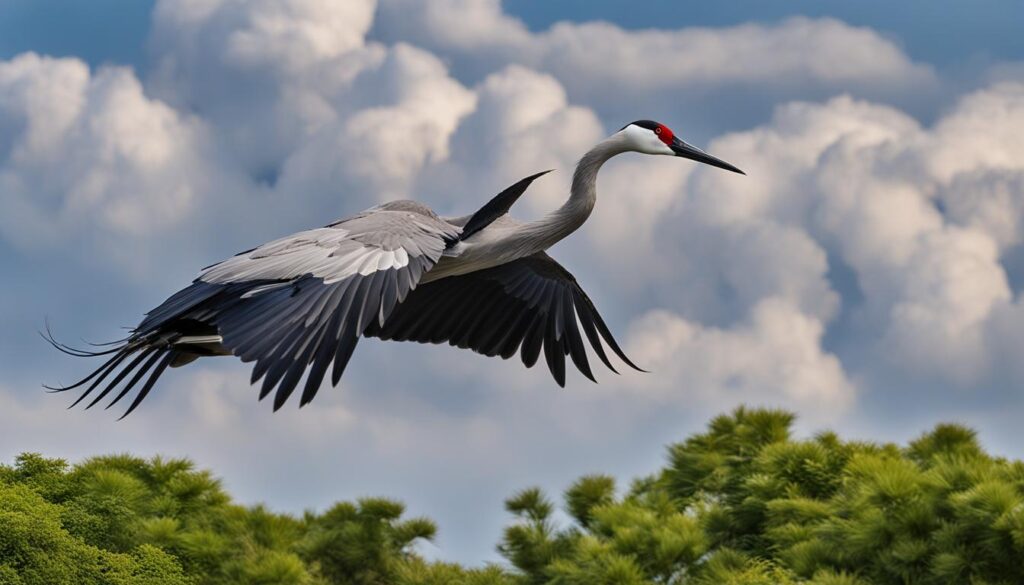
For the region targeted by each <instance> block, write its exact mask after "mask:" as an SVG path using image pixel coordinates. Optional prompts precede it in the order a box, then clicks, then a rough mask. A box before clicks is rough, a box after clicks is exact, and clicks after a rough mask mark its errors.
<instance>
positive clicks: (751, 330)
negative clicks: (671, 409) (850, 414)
mask: <svg viewBox="0 0 1024 585" xmlns="http://www.w3.org/2000/svg"><path fill="white" fill-rule="evenodd" d="M823 332H824V325H823V323H822V322H821V321H818V320H817V319H814V318H813V317H809V316H808V315H805V314H803V313H802V312H801V311H800V310H799V309H798V308H797V307H795V306H793V305H792V304H791V303H789V302H788V301H786V300H784V299H779V298H768V299H765V300H762V301H760V302H758V303H757V304H756V305H755V306H754V307H753V308H752V309H751V313H750V316H749V321H748V322H746V323H743V324H742V325H740V326H737V327H734V328H731V329H721V328H716V327H705V326H701V325H700V324H698V323H692V322H689V321H687V320H686V319H684V318H682V317H680V316H679V315H677V314H674V313H672V312H670V311H664V310H654V311H650V312H648V313H647V314H645V315H643V316H641V317H640V318H639V319H637V320H636V321H634V323H633V325H632V326H631V328H630V334H629V341H628V347H629V349H630V350H631V351H632V353H633V354H634V355H638V356H640V355H642V356H644V358H645V361H644V366H646V367H649V368H650V369H651V371H652V372H654V374H653V375H652V376H650V379H647V378H640V377H638V378H634V379H633V380H632V382H633V385H635V388H634V389H635V391H636V393H637V394H639V395H641V396H643V397H645V398H646V399H650V397H651V395H652V394H653V395H655V396H658V399H660V400H665V401H668V402H670V403H674V404H679V403H682V402H685V403H687V404H688V405H690V407H691V408H693V407H697V406H698V405H699V407H701V408H702V410H703V411H705V412H708V413H713V412H717V411H721V410H723V409H727V408H729V407H730V406H731V405H733V404H737V403H748V404H749V403H754V404H772V405H781V406H783V407H785V408H790V409H793V410H796V411H797V412H802V413H806V418H807V419H808V420H810V422H812V423H813V424H823V423H833V422H835V421H836V420H838V419H840V418H841V417H842V416H843V415H844V414H845V413H846V411H847V410H848V409H849V408H850V407H851V406H852V405H853V402H854V399H855V386H854V384H853V383H851V382H850V381H849V380H848V379H847V378H846V374H845V372H844V371H843V367H842V364H841V363H840V362H839V360H838V359H837V358H836V356H834V355H831V354H829V353H827V352H825V351H823V350H822V348H821V338H822V335H823Z"/></svg>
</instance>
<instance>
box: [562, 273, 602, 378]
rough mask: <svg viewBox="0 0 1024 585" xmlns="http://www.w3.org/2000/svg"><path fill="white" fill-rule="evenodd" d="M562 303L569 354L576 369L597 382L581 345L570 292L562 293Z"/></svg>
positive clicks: (581, 340) (585, 349)
mask: <svg viewBox="0 0 1024 585" xmlns="http://www.w3.org/2000/svg"><path fill="white" fill-rule="evenodd" d="M562 299H563V300H562V303H563V304H565V307H566V309H565V332H566V335H565V338H566V339H567V340H568V342H569V355H570V356H571V357H572V361H573V363H574V364H576V369H577V370H579V371H580V372H581V373H582V374H583V375H584V376H586V377H587V378H588V379H589V380H590V381H591V382H595V383H596V382H597V380H596V379H595V378H594V372H593V371H592V370H591V369H590V361H589V360H588V359H587V348H586V346H584V345H583V338H582V337H580V329H579V327H578V326H577V325H576V312H575V311H574V310H573V302H572V292H570V291H569V290H565V291H564V292H563V293H562Z"/></svg>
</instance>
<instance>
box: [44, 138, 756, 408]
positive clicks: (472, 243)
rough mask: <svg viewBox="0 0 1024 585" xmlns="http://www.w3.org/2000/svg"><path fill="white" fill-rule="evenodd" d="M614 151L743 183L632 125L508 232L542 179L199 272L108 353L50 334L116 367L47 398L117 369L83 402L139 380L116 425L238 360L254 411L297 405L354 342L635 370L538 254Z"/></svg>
mask: <svg viewBox="0 0 1024 585" xmlns="http://www.w3.org/2000/svg"><path fill="white" fill-rule="evenodd" d="M623 152H641V153H645V154H665V155H673V156H682V157H685V158H690V159H693V160H697V161H699V162H704V163H707V164H711V165H713V166H717V167H720V168H724V169H727V170H730V171H734V172H739V173H742V171H740V170H739V169H737V168H736V167H733V166H732V165H730V164H728V163H726V162H724V161H721V160H719V159H717V158H715V157H712V156H710V155H708V154H707V153H704V152H703V151H701V150H700V149H697V148H695V147H693V146H690V145H688V144H686V143H685V142H682V141H681V140H679V139H678V138H676V137H675V136H674V135H673V133H672V131H671V130H669V129H668V128H667V127H665V126H663V125H661V124H658V123H656V122H651V121H648V120H640V121H637V122H634V123H632V124H627V125H626V126H625V127H623V128H622V129H621V130H620V131H619V132H616V133H615V134H613V135H612V136H610V137H609V138H607V139H605V140H603V141H602V142H600V143H599V144H597V145H596V146H595V147H594V148H592V149H591V150H590V151H589V152H587V153H586V154H585V155H584V156H583V157H582V158H581V159H580V162H579V163H578V165H577V167H576V171H575V173H574V175H573V181H572V188H571V191H570V196H569V199H568V200H567V201H566V203H565V204H564V205H562V206H561V207H560V208H558V209H557V210H555V211H553V212H551V213H549V214H547V215H546V216H544V217H542V218H540V219H537V220H534V221H517V220H515V219H513V218H511V217H509V216H508V215H507V212H508V210H509V208H511V206H512V205H513V204H514V203H515V202H516V200H517V199H518V198H519V197H520V196H521V195H522V194H523V193H524V192H525V191H526V189H527V188H528V187H529V185H530V184H531V183H532V182H533V181H534V180H535V179H537V178H538V177H540V176H541V175H543V174H545V173H538V174H536V175H532V176H530V177H527V178H525V179H523V180H521V181H519V182H518V183H516V184H515V185H512V186H511V187H509V188H508V189H506V190H505V191H502V192H501V193H499V194H498V195H497V196H496V197H494V198H493V199H491V201H489V202H488V203H487V204H486V205H484V206H483V207H482V208H480V209H479V210H478V211H477V212H476V213H474V214H471V215H466V216H462V217H452V218H442V217H439V216H438V215H437V214H435V213H434V212H433V211H432V210H431V209H430V208H428V207H427V206H425V205H422V204H420V203H417V202H414V201H393V202H389V203H385V204H383V205H379V206H377V207H374V208H371V209H368V210H366V211H364V212H362V213H359V214H357V215H354V216H352V217H348V218H345V219H341V220H338V221H336V222H333V223H331V224H328V225H327V226H324V227H322V228H315V229H311V230H306V231H302V232H298V233H295V234H292V235H290V236H287V237H284V238H281V239H278V240H274V241H272V242H269V243H267V244H263V245H262V246H259V247H257V248H254V249H252V250H248V251H246V252H243V253H240V254H238V255H236V256H234V257H232V258H229V259H227V260H225V261H223V262H219V263H217V264H214V265H212V266H209V267H207V268H206V269H204V270H203V271H202V272H201V273H200V274H199V276H198V278H196V279H195V280H194V281H193V283H192V284H191V285H190V286H188V287H186V288H184V289H182V290H180V291H178V292H177V293H175V294H174V295H172V296H171V297H170V298H168V299H167V300H166V301H164V303H163V304H161V305H160V306H159V307H157V308H156V309H154V310H153V311H150V312H149V313H148V314H147V316H146V318H145V319H143V321H142V322H141V323H140V324H139V325H138V326H137V327H136V328H135V329H134V330H133V332H132V334H131V335H130V336H129V337H128V338H126V339H125V340H123V342H121V343H120V345H116V346H115V347H113V348H112V349H109V350H106V351H98V352H85V351H80V350H74V349H71V348H69V347H67V346H64V345H62V344H59V343H57V342H56V341H54V340H53V338H52V336H50V337H48V339H49V340H50V342H51V343H53V344H54V345H55V346H56V347H58V349H61V350H62V351H65V352H67V353H71V354H74V355H81V356H98V355H110V356H111V357H110V358H108V360H107V361H106V362H105V363H104V364H103V365H102V366H100V368H98V369H97V370H96V371H94V372H93V373H92V374H91V375H90V376H88V377H86V378H85V379H83V380H81V381H80V382H78V383H76V384H74V385H71V386H67V387H62V388H54V390H58V391H63V390H69V389H72V388H77V387H80V386H84V385H85V384H86V383H89V382H90V381H91V382H92V383H91V384H90V385H89V386H88V387H87V388H86V389H85V391H84V392H83V393H82V395H81V396H80V397H79V398H78V400H76V401H75V403H74V404H78V403H79V402H81V401H82V400H84V399H85V398H86V397H88V396H89V395H90V394H91V393H92V392H93V391H94V390H96V389H97V388H99V387H100V385H101V384H102V383H103V382H104V381H105V380H107V379H108V377H110V376H111V375H112V374H113V373H114V372H115V371H117V374H116V375H114V377H113V378H112V379H111V380H110V382H108V383H107V384H106V386H104V388H103V390H102V391H100V392H99V393H98V394H97V395H96V396H95V397H93V399H92V401H91V402H89V403H88V404H87V408H88V407H91V406H93V405H95V404H97V403H98V402H100V401H101V400H102V399H103V398H105V397H106V396H108V395H109V394H111V393H112V392H113V391H114V390H115V389H116V388H117V387H118V386H119V385H120V384H121V383H122V382H124V381H125V380H128V381H127V382H126V383H125V384H124V386H123V388H121V390H120V391H119V392H118V393H117V394H116V395H115V396H114V397H113V398H112V400H111V402H110V403H109V404H108V408H109V406H111V405H113V404H114V403H116V402H118V401H119V400H121V399H122V398H123V397H124V396H126V395H127V394H128V392H129V391H130V390H131V389H132V388H133V387H134V386H135V385H136V384H138V383H139V382H140V381H141V380H142V379H143V378H144V377H145V376H146V375H147V374H148V378H146V381H145V383H144V384H143V386H142V388H141V390H140V391H139V392H138V394H137V395H136V397H135V399H134V400H133V402H132V404H131V405H130V406H129V408H128V410H127V412H125V416H126V415H127V414H128V413H130V412H132V411H133V410H134V409H135V408H136V407H137V406H138V405H139V404H140V403H141V402H142V400H143V399H144V398H145V397H146V395H147V394H148V393H149V391H150V390H151V389H152V388H153V386H154V384H155V383H156V380H157V379H158V378H159V377H160V375H161V374H162V373H163V372H164V370H165V369H166V368H168V367H180V366H183V365H186V364H188V363H191V362H192V361H195V360H196V359H199V358H201V357H211V356H222V355H234V356H237V357H239V358H241V359H242V361H245V362H255V366H254V367H253V372H252V382H253V383H256V382H257V381H259V380H261V379H262V380H263V384H262V388H261V391H260V398H261V399H262V398H264V397H265V396H267V395H268V394H270V392H271V391H273V390H274V389H275V388H276V393H275V397H274V409H275V410H276V409H277V408H280V407H281V405H282V404H284V402H285V401H286V400H287V399H288V397H289V396H290V395H291V394H292V393H293V391H294V390H295V388H296V386H297V385H298V382H299V380H300V379H301V378H302V376H304V375H305V376H306V383H305V385H304V389H303V392H302V398H301V400H300V406H301V405H304V404H306V403H307V402H309V401H310V400H312V398H313V397H314V396H315V394H316V392H317V390H318V389H319V387H320V385H321V383H322V381H323V378H324V377H325V375H326V373H327V369H328V367H331V381H332V383H333V384H335V385H336V384H337V383H338V381H339V380H340V377H341V374H342V373H343V371H344V369H345V367H346V365H347V363H348V361H349V358H351V356H352V352H353V351H354V350H355V346H356V344H357V342H358V340H359V339H360V338H362V337H376V338H379V339H382V340H397V341H417V342H422V343H445V342H447V343H449V344H451V345H454V346H458V347H462V348H467V349H472V350H474V351H476V352H478V353H482V354H484V355H488V356H498V355H500V356H501V357H503V358H505V359H507V358H509V357H512V356H513V355H515V354H516V353H517V352H518V353H519V354H520V356H521V357H522V360H523V363H524V364H525V365H526V366H527V367H532V366H533V365H534V364H535V363H536V361H537V360H538V359H539V356H540V354H541V352H543V353H544V357H545V361H546V362H547V365H548V368H549V369H550V371H551V374H552V376H553V377H554V378H555V381H556V382H557V383H558V384H559V385H564V383H565V358H566V357H569V358H570V359H571V360H572V361H573V363H574V364H575V365H576V367H577V369H579V370H580V372H581V373H583V374H584V375H585V376H586V377H588V378H590V379H591V380H593V379H594V376H593V373H592V371H591V368H590V365H589V361H588V358H587V351H586V347H585V345H584V342H583V340H584V337H585V338H586V340H587V341H588V342H589V344H590V347H591V349H592V351H593V352H594V353H596V354H597V356H598V357H599V358H600V359H601V361H602V362H603V363H604V364H605V365H606V366H607V367H608V368H609V369H611V370H612V371H615V368H614V367H613V366H612V364H611V362H610V360H609V359H608V356H607V354H606V353H605V351H604V347H603V344H607V346H608V347H609V348H610V349H611V350H612V352H614V353H615V354H616V355H617V356H618V357H619V358H620V359H621V360H622V361H624V362H625V363H626V364H628V365H629V366H631V367H633V368H635V369H639V368H637V367H636V366H635V365H634V364H633V363H632V362H631V361H630V360H629V358H627V357H626V355H625V354H624V353H623V351H622V350H621V349H620V348H619V346H618V344H617V343H616V342H615V339H614V338H613V336H612V334H611V332H610V331H609V329H608V327H607V326H606V325H605V323H604V321H603V320H602V319H601V317H600V315H599V314H598V312H597V309H596V308H595V307H594V306H593V303H592V302H591V301H590V299H589V298H588V297H587V295H586V293H584V292H583V290H582V288H580V286H579V284H578V283H577V282H576V279H575V278H574V277H573V276H572V275H571V274H570V273H569V272H568V271H566V270H565V269H564V268H563V267H562V266H561V265H559V264H558V263H557V262H556V261H555V260H553V259H552V258H551V257H550V256H548V255H547V254H546V250H547V249H548V248H550V247H551V246H553V245H554V244H555V243H557V242H559V241H560V240H562V239H563V238H565V237H566V236H568V235H569V234H571V233H572V232H574V231H576V230H577V229H579V227H580V226H582V225H583V223H584V222H586V220H587V218H588V217H589V216H590V213H591V212H592V211H593V209H594V205H595V204H596V202H597V187H596V182H597V174H598V171H599V170H600V168H601V165H603V164H604V163H605V162H606V161H607V160H608V159H610V158H612V157H613V156H615V155H617V154H621V153H623ZM545 172H547V171H545ZM581 328H582V331H581ZM602 342H603V344H602ZM129 358H130V359H129ZM119 368H120V369H119ZM129 375H131V378H130V379H128V376H129ZM74 404H73V405H72V406H74Z"/></svg>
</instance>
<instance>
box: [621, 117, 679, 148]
mask: <svg viewBox="0 0 1024 585" xmlns="http://www.w3.org/2000/svg"><path fill="white" fill-rule="evenodd" d="M622 133H623V134H625V135H626V139H627V140H628V141H629V144H630V146H632V148H633V150H635V151H637V152H642V153H644V154H675V153H673V152H672V149H671V148H669V147H668V146H667V145H666V144H665V143H664V142H662V141H661V138H660V137H659V136H658V135H657V134H655V133H654V132H653V131H651V130H648V129H647V128H641V127H640V126H636V125H633V124H630V125H629V126H626V128H625V129H623V130H622Z"/></svg>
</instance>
